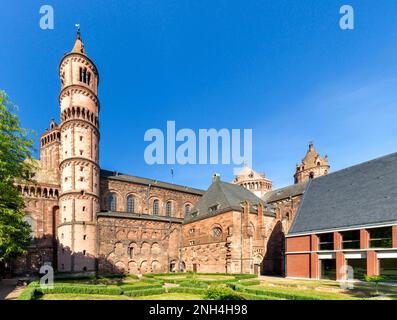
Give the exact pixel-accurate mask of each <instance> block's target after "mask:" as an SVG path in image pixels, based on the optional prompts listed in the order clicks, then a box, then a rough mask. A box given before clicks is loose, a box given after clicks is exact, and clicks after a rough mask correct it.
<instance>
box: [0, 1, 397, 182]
mask: <svg viewBox="0 0 397 320" xmlns="http://www.w3.org/2000/svg"><path fill="white" fill-rule="evenodd" d="M43 4H49V5H52V6H53V8H54V10H55V28H54V30H41V29H40V28H39V19H40V17H41V15H40V14H39V8H40V6H41V5H43ZM343 4H350V5H352V6H353V8H354V10H355V29H354V30H353V31H343V30H341V29H340V28H339V19H340V17H341V15H340V14H339V8H340V7H341V6H342V5H343ZM396 18H397V1H395V0H382V1H379V0H360V1H358V0H357V1H355V0H349V1H347V0H343V1H339V0H322V1H319V0H299V1H292V0H291V1H285V0H272V1H268V0H251V1H247V0H241V1H232V0H222V1H221V0H201V1H194V0H172V1H171V0H168V1H166V0H139V1H137V0H126V1H107V0H106V1H105V0H84V1H81V0H79V1H78V0H68V1H64V0H62V1H60V0H59V1H55V0H48V1H30V0H29V1H22V0H17V1H5V0H2V1H1V3H0V30H1V37H0V39H1V49H0V88H1V89H3V90H5V91H6V92H7V93H8V94H9V95H10V97H11V99H12V100H13V101H14V102H15V103H16V104H18V105H19V108H20V110H19V115H20V118H21V121H22V125H23V126H24V127H27V128H31V129H33V130H35V131H36V132H37V136H36V141H37V143H36V149H38V148H39V144H38V135H40V134H41V133H42V132H43V130H44V129H45V128H47V127H48V126H49V123H50V119H51V118H55V120H56V121H57V122H59V105H58V94H59V89H60V81H59V78H58V65H59V61H60V59H61V58H62V56H63V54H64V53H65V52H67V51H70V50H71V48H72V47H73V43H74V39H75V27H74V25H75V23H80V24H81V32H82V38H83V41H84V44H85V48H86V51H87V53H88V55H89V57H90V58H91V59H92V60H93V61H94V62H95V63H96V65H97V67H98V69H99V72H100V88H99V97H100V100H101V114H100V123H101V128H100V130H101V142H100V148H101V149H100V150H101V151H100V163H101V167H102V168H104V169H110V170H117V171H119V172H123V173H129V174H132V175H137V176H144V177H148V178H154V179H159V180H165V181H170V182H174V183H178V184H183V185H189V186H193V187H199V188H207V187H208V185H209V184H210V181H211V175H212V174H213V173H214V172H219V173H220V174H221V176H222V179H223V180H225V181H230V180H232V178H233V171H232V169H233V167H234V166H233V165H230V166H226V165H185V166H178V165H173V166H169V165H152V166H149V165H147V164H146V163H145V161H144V158H143V154H144V149H145V147H146V146H147V145H148V143H147V142H144V140H143V136H144V133H145V131H146V130H148V129H150V128H160V129H165V126H166V121H167V120H175V121H176V127H177V129H181V128H191V129H193V130H194V131H197V130H198V129H200V128H204V129H206V128H215V129H221V128H229V129H232V128H240V129H244V128H252V130H253V165H254V169H256V170H257V171H259V172H265V173H266V175H267V176H268V177H269V178H270V179H272V180H273V182H274V186H275V187H281V186H285V185H288V184H291V183H293V173H294V169H295V164H296V163H298V162H300V160H301V159H302V158H303V156H304V155H305V152H306V150H307V146H308V143H309V141H311V140H313V141H314V143H315V146H316V148H317V150H318V151H319V152H320V153H321V154H322V155H324V154H328V156H329V160H330V164H331V170H333V171H335V170H338V169H341V168H344V167H347V166H350V165H353V164H356V163H359V162H363V161H366V160H370V159H372V158H376V157H378V156H382V155H384V154H388V153H392V152H395V151H397V140H396V137H397V125H396V124H397V22H396V21H397V19H396ZM36 156H38V152H37V151H36ZM171 167H173V168H174V177H173V178H171V173H170V169H171Z"/></svg>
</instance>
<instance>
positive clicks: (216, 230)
mask: <svg viewBox="0 0 397 320" xmlns="http://www.w3.org/2000/svg"><path fill="white" fill-rule="evenodd" d="M221 235H222V229H221V228H219V227H215V228H213V229H212V236H213V237H214V238H218V237H220V236H221Z"/></svg>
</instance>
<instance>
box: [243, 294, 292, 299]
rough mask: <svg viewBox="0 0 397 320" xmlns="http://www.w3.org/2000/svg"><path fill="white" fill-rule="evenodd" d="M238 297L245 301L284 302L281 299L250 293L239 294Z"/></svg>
mask: <svg viewBox="0 0 397 320" xmlns="http://www.w3.org/2000/svg"><path fill="white" fill-rule="evenodd" d="M239 294H240V296H241V297H243V298H244V299H245V300H284V299H282V298H277V297H274V296H265V295H256V294H252V293H246V292H239Z"/></svg>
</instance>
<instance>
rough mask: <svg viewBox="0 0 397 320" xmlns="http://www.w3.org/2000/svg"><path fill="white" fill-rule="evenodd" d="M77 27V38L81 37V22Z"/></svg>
mask: <svg viewBox="0 0 397 320" xmlns="http://www.w3.org/2000/svg"><path fill="white" fill-rule="evenodd" d="M75 27H76V29H77V38H78V39H80V23H76V24H75Z"/></svg>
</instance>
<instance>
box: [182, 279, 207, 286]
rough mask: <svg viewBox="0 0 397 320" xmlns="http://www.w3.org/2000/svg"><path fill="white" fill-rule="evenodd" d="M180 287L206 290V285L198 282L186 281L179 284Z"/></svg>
mask: <svg viewBox="0 0 397 320" xmlns="http://www.w3.org/2000/svg"><path fill="white" fill-rule="evenodd" d="M179 285H180V286H181V287H186V288H207V287H208V283H206V282H202V281H200V280H186V281H182V282H180V283H179Z"/></svg>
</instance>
